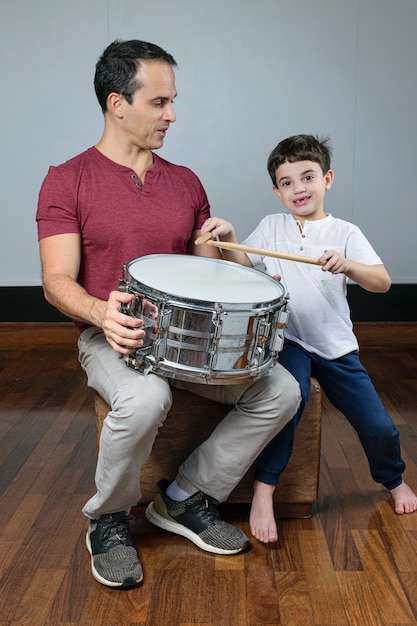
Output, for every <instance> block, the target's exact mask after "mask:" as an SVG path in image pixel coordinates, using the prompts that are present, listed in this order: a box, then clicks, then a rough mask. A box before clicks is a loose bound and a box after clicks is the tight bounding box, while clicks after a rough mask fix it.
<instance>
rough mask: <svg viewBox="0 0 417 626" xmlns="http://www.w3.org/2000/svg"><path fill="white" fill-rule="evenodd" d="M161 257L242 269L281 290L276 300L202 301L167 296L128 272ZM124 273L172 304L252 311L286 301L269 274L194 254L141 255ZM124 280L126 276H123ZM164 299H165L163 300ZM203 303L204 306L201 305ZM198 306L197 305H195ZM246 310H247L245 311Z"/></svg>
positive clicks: (129, 263)
mask: <svg viewBox="0 0 417 626" xmlns="http://www.w3.org/2000/svg"><path fill="white" fill-rule="evenodd" d="M161 257H167V258H172V257H177V258H183V259H190V258H191V259H199V260H203V261H205V262H210V263H213V262H214V263H219V264H221V265H228V266H229V267H233V268H236V267H238V268H239V269H243V270H245V271H248V272H250V273H252V274H256V276H260V277H262V279H267V280H268V281H269V282H270V283H272V284H273V285H274V287H278V288H279V289H280V290H281V294H280V295H279V296H277V297H276V298H273V299H271V300H267V299H264V300H261V301H253V300H248V301H247V302H239V303H236V302H233V301H225V300H220V299H217V300H203V299H200V298H191V297H189V296H184V295H179V294H175V293H173V292H169V293H168V294H167V293H166V292H165V291H162V290H161V289H158V288H156V287H153V286H152V285H148V284H147V283H144V282H142V281H139V279H137V278H135V277H134V276H133V275H132V274H131V272H130V271H129V268H130V267H131V266H132V264H133V263H137V262H140V261H142V260H151V259H153V258H158V259H160V258H161ZM124 272H125V274H128V276H129V277H130V278H131V279H132V280H133V281H137V283H138V284H140V285H143V286H145V287H147V288H148V289H150V290H151V291H152V294H153V295H154V296H158V295H162V296H165V297H166V296H168V299H167V301H168V302H172V303H176V302H182V303H189V302H193V303H198V304H200V305H201V306H208V307H216V308H217V307H218V306H219V305H220V306H222V307H223V308H224V309H225V310H236V307H238V310H241V309H242V308H243V307H247V306H248V305H249V306H250V308H249V310H251V311H253V310H254V309H253V307H254V306H256V308H265V307H274V306H275V305H278V304H281V303H284V302H285V301H286V299H287V292H286V290H285V287H284V285H283V284H282V283H281V282H280V281H278V280H276V279H275V278H273V277H272V276H269V274H266V273H264V272H261V271H260V270H256V269H255V268H254V267H247V266H246V265H239V264H237V263H233V262H232V261H226V260H224V259H215V258H213V257H205V256H198V255H195V254H165V253H160V254H146V255H143V256H141V257H137V258H135V259H132V260H131V261H128V262H126V263H125V265H124ZM125 279H126V276H125ZM165 299H166V298H165ZM202 303H204V305H203V304H202ZM197 306H198V305H197ZM245 310H247V309H245Z"/></svg>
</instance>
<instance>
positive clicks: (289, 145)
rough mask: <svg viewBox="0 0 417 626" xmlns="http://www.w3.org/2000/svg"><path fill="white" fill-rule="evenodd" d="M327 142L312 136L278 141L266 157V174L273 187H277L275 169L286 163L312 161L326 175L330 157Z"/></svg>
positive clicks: (330, 153)
mask: <svg viewBox="0 0 417 626" xmlns="http://www.w3.org/2000/svg"><path fill="white" fill-rule="evenodd" d="M329 142H330V139H329V137H325V138H323V139H320V138H319V137H314V136H313V135H293V136H292V137H288V138H287V139H283V140H282V141H280V142H279V144H278V145H277V146H276V147H275V148H274V149H273V150H272V152H271V154H270V155H269V157H268V165H267V167H268V173H269V175H270V177H271V180H272V183H273V185H274V187H276V186H277V181H276V172H277V169H278V168H279V166H280V165H282V164H283V163H285V162H286V161H288V163H296V162H297V161H313V162H315V163H318V164H319V165H320V167H321V170H322V172H323V174H327V172H328V171H329V169H330V161H331V156H332V148H331V146H330V143H329Z"/></svg>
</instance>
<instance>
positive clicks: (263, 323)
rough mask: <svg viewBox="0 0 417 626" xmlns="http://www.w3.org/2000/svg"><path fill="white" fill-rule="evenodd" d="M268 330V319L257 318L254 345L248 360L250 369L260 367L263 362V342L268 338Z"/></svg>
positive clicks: (269, 325)
mask: <svg viewBox="0 0 417 626" xmlns="http://www.w3.org/2000/svg"><path fill="white" fill-rule="evenodd" d="M270 330H271V323H270V322H268V318H267V317H264V318H259V320H258V324H257V327H256V337H255V345H254V349H253V351H252V355H251V358H250V365H251V367H260V366H261V365H262V363H263V362H264V357H265V342H266V341H267V339H268V337H269V331H270Z"/></svg>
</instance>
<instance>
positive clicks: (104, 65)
mask: <svg viewBox="0 0 417 626" xmlns="http://www.w3.org/2000/svg"><path fill="white" fill-rule="evenodd" d="M141 61H165V62H166V63H169V64H170V65H171V67H176V65H177V63H176V61H175V59H174V57H173V56H171V55H170V54H169V53H168V52H166V51H165V50H164V49H163V48H160V47H159V46H157V45H155V44H153V43H148V42H147V41H139V40H137V39H131V40H129V41H121V40H120V39H116V40H115V41H113V43H111V44H110V45H109V46H107V48H106V49H105V50H104V52H103V54H102V55H101V56H100V58H99V60H98V61H97V64H96V72H95V76H94V89H95V92H96V96H97V99H98V101H99V104H100V106H101V110H102V111H103V113H105V111H106V108H107V98H108V96H109V94H111V93H112V92H115V93H120V94H121V95H123V96H124V97H125V98H126V100H127V101H128V103H129V104H132V100H133V94H134V93H135V91H137V90H138V89H140V88H141V87H142V84H141V83H140V81H137V80H135V74H136V72H137V69H138V67H139V65H140V63H141Z"/></svg>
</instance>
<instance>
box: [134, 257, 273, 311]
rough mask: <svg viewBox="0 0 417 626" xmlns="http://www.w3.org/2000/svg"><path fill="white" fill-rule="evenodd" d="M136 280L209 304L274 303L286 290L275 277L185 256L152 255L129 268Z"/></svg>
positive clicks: (227, 264)
mask: <svg viewBox="0 0 417 626" xmlns="http://www.w3.org/2000/svg"><path fill="white" fill-rule="evenodd" d="M127 269H128V272H129V274H130V275H131V276H132V278H134V279H135V280H137V281H139V282H140V283H142V284H144V285H147V286H149V287H151V288H153V289H156V290H158V291H160V292H163V293H167V294H172V295H176V296H179V297H181V298H192V299H197V300H204V301H206V302H207V301H209V302H224V303H234V304H240V303H242V304H243V303H246V302H272V301H276V300H279V299H280V298H282V297H283V296H284V288H283V286H282V285H281V283H279V282H278V281H276V280H275V279H274V278H272V277H271V276H268V275H267V274H263V273H262V272H259V271H258V270H255V269H253V268H249V267H244V266H242V265H237V264H235V263H230V262H228V261H221V260H218V259H210V258H207V257H200V256H192V255H181V254H152V255H149V256H144V257H140V258H138V259H135V260H133V261H131V262H130V263H129V264H128V266H127Z"/></svg>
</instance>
